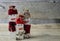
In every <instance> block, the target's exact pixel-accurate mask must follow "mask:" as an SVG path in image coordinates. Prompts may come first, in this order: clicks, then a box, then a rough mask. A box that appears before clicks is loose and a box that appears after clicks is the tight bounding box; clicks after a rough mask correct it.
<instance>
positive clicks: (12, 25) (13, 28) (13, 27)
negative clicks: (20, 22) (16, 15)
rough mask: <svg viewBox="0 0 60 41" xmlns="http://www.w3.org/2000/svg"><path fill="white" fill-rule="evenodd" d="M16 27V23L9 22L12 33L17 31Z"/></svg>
mask: <svg viewBox="0 0 60 41" xmlns="http://www.w3.org/2000/svg"><path fill="white" fill-rule="evenodd" d="M15 25H16V23H15V22H9V28H8V29H9V31H10V32H14V31H16V28H15Z"/></svg>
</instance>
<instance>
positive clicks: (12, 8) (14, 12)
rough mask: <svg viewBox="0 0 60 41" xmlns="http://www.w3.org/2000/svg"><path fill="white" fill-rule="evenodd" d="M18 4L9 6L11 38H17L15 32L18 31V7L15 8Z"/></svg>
mask: <svg viewBox="0 0 60 41" xmlns="http://www.w3.org/2000/svg"><path fill="white" fill-rule="evenodd" d="M15 7H16V6H14V5H11V6H9V10H8V18H9V27H8V29H9V31H10V37H11V39H15V32H16V27H15V26H16V23H15V21H16V15H17V14H18V11H17V9H16V8H15Z"/></svg>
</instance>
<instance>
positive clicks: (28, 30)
mask: <svg viewBox="0 0 60 41" xmlns="http://www.w3.org/2000/svg"><path fill="white" fill-rule="evenodd" d="M30 28H31V25H24V30H25V34H28V33H30Z"/></svg>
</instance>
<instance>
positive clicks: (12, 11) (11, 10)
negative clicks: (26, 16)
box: [8, 9, 18, 15]
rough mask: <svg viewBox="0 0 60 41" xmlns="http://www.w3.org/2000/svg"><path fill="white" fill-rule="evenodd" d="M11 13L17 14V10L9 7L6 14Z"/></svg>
mask: <svg viewBox="0 0 60 41" xmlns="http://www.w3.org/2000/svg"><path fill="white" fill-rule="evenodd" d="M12 14H18V12H17V10H13V9H9V10H8V15H12Z"/></svg>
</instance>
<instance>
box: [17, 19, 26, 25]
mask: <svg viewBox="0 0 60 41" xmlns="http://www.w3.org/2000/svg"><path fill="white" fill-rule="evenodd" d="M24 23H25V22H24V21H23V20H22V18H17V19H16V24H24Z"/></svg>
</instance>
